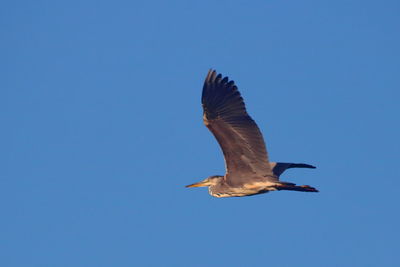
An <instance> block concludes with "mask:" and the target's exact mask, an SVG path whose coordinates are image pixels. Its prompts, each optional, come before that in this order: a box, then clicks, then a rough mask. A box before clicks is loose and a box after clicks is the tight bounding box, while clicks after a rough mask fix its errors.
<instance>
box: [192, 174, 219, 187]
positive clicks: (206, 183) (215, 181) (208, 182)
mask: <svg viewBox="0 0 400 267" xmlns="http://www.w3.org/2000/svg"><path fill="white" fill-rule="evenodd" d="M223 177H224V176H219V175H213V176H210V177H207V178H206V179H204V180H203V181H201V182H198V183H194V184H190V185H187V186H186V187H202V186H211V185H216V184H218V183H220V182H221V178H223Z"/></svg>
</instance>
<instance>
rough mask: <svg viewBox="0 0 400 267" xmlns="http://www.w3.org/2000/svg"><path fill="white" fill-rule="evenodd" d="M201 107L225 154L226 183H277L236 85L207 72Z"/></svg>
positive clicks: (258, 134) (259, 135)
mask: <svg viewBox="0 0 400 267" xmlns="http://www.w3.org/2000/svg"><path fill="white" fill-rule="evenodd" d="M202 105H203V110H204V115H203V119H204V124H205V125H206V126H207V127H208V129H210V131H211V132H212V133H213V135H214V136H215V138H216V139H217V141H218V143H219V144H220V146H221V148H222V151H223V153H224V157H225V165H226V171H227V175H226V181H227V182H228V183H229V184H231V185H240V184H245V183H248V182H251V181H257V180H259V179H263V180H271V181H277V178H276V177H275V176H274V175H273V173H272V169H271V167H270V165H269V163H268V155H267V150H266V148H265V143H264V139H263V136H262V134H261V132H260V130H259V128H258V127H257V124H256V123H255V122H254V120H253V119H252V118H251V117H250V116H249V115H248V114H247V111H246V107H245V104H244V102H243V98H242V96H241V95H240V93H239V91H238V88H237V87H236V85H235V83H234V82H233V81H229V79H228V77H225V78H222V76H221V74H218V75H217V73H216V72H215V71H213V70H210V71H209V72H208V75H207V78H206V80H205V82H204V86H203V93H202Z"/></svg>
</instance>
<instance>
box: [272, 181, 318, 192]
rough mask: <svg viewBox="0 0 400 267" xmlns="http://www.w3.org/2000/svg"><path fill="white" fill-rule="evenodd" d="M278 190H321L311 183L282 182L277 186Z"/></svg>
mask: <svg viewBox="0 0 400 267" xmlns="http://www.w3.org/2000/svg"><path fill="white" fill-rule="evenodd" d="M275 188H276V189H277V190H290V191H301V192H319V191H318V190H317V189H315V188H314V187H311V186H309V185H296V184H293V183H285V182H281V183H279V184H277V185H276V186H275Z"/></svg>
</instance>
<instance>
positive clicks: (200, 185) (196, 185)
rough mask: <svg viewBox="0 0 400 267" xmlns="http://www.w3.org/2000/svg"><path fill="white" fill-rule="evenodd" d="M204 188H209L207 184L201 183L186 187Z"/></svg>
mask: <svg viewBox="0 0 400 267" xmlns="http://www.w3.org/2000/svg"><path fill="white" fill-rule="evenodd" d="M202 186H207V184H206V183H205V182H199V183H194V184H190V185H187V186H186V187H202Z"/></svg>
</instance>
